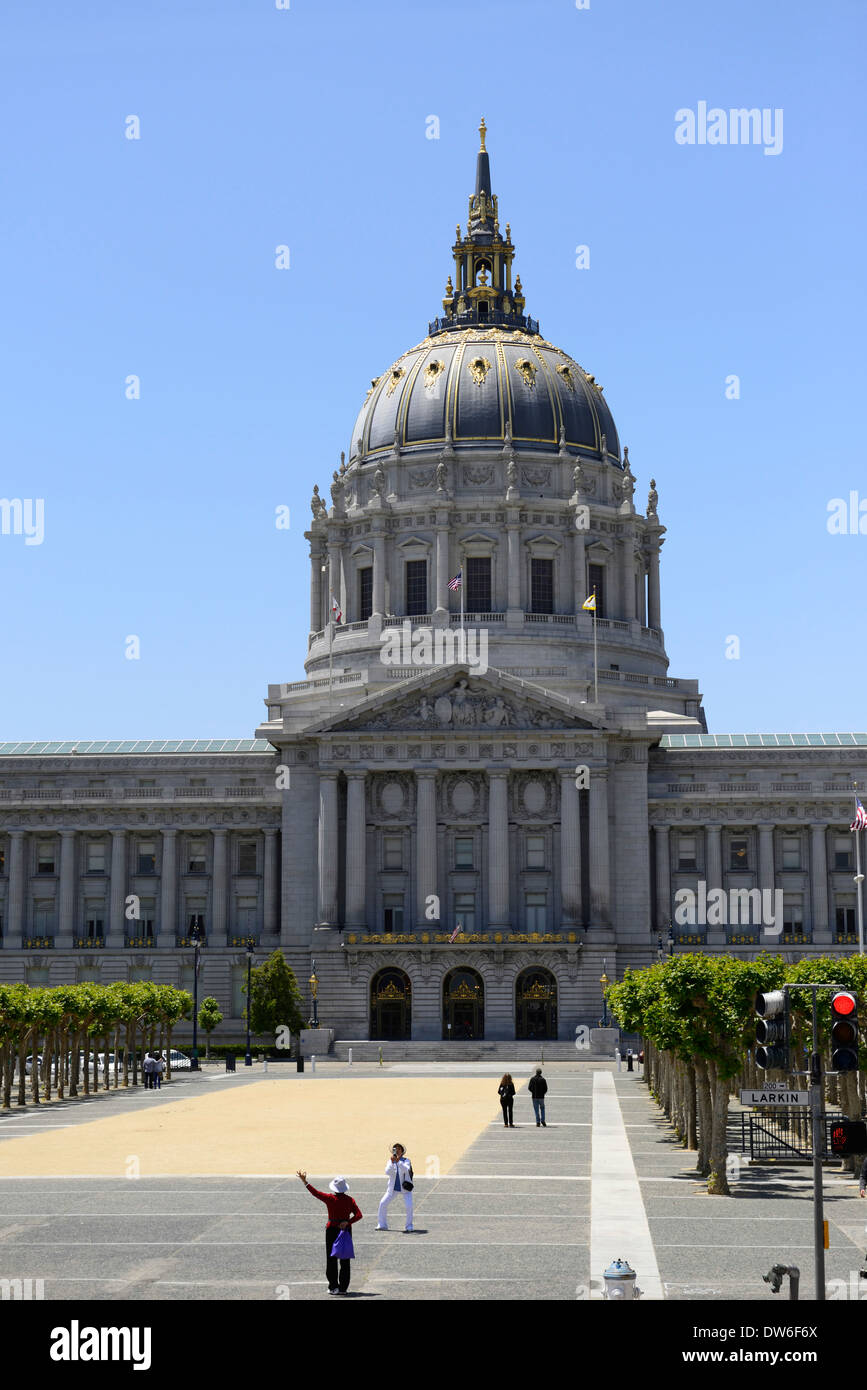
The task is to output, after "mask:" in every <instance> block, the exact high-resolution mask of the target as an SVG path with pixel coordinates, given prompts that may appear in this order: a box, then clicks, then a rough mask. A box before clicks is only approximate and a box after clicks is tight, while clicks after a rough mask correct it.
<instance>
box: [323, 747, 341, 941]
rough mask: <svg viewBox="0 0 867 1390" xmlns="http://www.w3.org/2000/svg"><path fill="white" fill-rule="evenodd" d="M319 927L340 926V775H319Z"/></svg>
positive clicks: (333, 773)
mask: <svg viewBox="0 0 867 1390" xmlns="http://www.w3.org/2000/svg"><path fill="white" fill-rule="evenodd" d="M319 925H320V926H323V927H333V926H337V773H336V772H320V774H319Z"/></svg>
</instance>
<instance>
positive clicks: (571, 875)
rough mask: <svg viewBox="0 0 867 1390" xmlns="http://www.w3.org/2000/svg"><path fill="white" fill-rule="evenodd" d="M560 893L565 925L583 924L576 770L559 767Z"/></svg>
mask: <svg viewBox="0 0 867 1390" xmlns="http://www.w3.org/2000/svg"><path fill="white" fill-rule="evenodd" d="M560 876H561V883H560V896H561V899H562V903H563V924H564V926H567V927H580V925H581V819H580V802H579V800H578V788H577V787H576V786H575V772H574V769H572V768H569V769H568V770H566V769H561V770H560Z"/></svg>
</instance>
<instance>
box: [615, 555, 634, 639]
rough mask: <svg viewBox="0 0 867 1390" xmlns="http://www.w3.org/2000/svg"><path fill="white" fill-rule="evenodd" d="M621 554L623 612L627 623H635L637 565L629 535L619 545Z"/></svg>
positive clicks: (621, 605) (621, 606)
mask: <svg viewBox="0 0 867 1390" xmlns="http://www.w3.org/2000/svg"><path fill="white" fill-rule="evenodd" d="M618 550H619V554H620V591H621V595H622V597H621V604H620V608H621V612H622V614H623V619H624V621H625V622H627V623H628V622H633V621H634V619H635V564H634V562H633V555H634V545H633V541H632V536H631V535H630V534H629V533H627V535H626V538H625V539H624V540H623V541H622V542H621V543H620V544H619V545H618Z"/></svg>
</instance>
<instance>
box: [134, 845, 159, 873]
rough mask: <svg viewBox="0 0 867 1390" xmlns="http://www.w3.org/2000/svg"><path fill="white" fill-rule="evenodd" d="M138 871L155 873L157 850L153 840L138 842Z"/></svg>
mask: <svg viewBox="0 0 867 1390" xmlns="http://www.w3.org/2000/svg"><path fill="white" fill-rule="evenodd" d="M138 871H139V873H140V874H155V873H156V871H157V852H156V845H155V844H154V842H153V840H139V842H138Z"/></svg>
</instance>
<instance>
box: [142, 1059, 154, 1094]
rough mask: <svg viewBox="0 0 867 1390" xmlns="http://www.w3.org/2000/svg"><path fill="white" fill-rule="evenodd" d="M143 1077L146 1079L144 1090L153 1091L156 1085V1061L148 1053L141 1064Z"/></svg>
mask: <svg viewBox="0 0 867 1390" xmlns="http://www.w3.org/2000/svg"><path fill="white" fill-rule="evenodd" d="M141 1070H142V1076H143V1077H144V1088H145V1090H146V1091H151V1090H153V1084H154V1059H153V1056H152V1054H151V1053H150V1052H146V1053H145V1055H144V1059H143V1060H142V1064H141Z"/></svg>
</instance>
